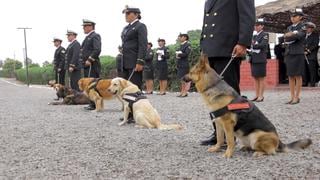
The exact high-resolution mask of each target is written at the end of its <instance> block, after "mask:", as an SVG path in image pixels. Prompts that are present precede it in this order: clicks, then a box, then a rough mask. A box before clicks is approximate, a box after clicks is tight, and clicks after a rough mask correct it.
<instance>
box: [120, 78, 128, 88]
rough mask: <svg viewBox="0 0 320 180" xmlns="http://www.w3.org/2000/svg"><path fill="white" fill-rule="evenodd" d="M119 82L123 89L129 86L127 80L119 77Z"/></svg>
mask: <svg viewBox="0 0 320 180" xmlns="http://www.w3.org/2000/svg"><path fill="white" fill-rule="evenodd" d="M119 82H120V87H121V89H124V88H125V87H127V84H128V82H127V80H125V79H119Z"/></svg>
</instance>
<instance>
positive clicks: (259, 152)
mask: <svg viewBox="0 0 320 180" xmlns="http://www.w3.org/2000/svg"><path fill="white" fill-rule="evenodd" d="M263 155H265V153H264V152H261V151H256V152H254V153H253V155H252V156H253V157H261V156H263Z"/></svg>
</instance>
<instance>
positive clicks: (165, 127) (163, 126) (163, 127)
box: [158, 124, 183, 130]
mask: <svg viewBox="0 0 320 180" xmlns="http://www.w3.org/2000/svg"><path fill="white" fill-rule="evenodd" d="M158 129H160V130H171V129H175V130H181V129H183V128H182V126H181V125H180V124H160V126H159V127H158Z"/></svg>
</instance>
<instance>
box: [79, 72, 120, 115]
mask: <svg viewBox="0 0 320 180" xmlns="http://www.w3.org/2000/svg"><path fill="white" fill-rule="evenodd" d="M78 85H79V89H80V90H81V91H83V92H85V93H86V95H87V96H88V97H89V99H90V100H91V101H93V102H94V103H95V105H96V109H95V110H96V111H97V112H98V111H101V110H102V109H104V103H103V100H110V99H112V98H113V94H112V93H110V92H109V91H108V88H109V87H110V85H111V79H100V78H81V79H80V80H79V81H78ZM117 98H118V99H119V101H120V102H121V103H122V106H123V102H122V100H121V99H120V98H119V97H118V96H117Z"/></svg>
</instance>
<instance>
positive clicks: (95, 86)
mask: <svg viewBox="0 0 320 180" xmlns="http://www.w3.org/2000/svg"><path fill="white" fill-rule="evenodd" d="M100 80H101V78H95V79H93V80H92V81H91V82H90V83H89V87H88V89H89V91H90V90H91V89H93V90H94V91H96V92H97V93H98V94H99V96H100V97H102V96H101V94H100V92H99V91H98V89H97V84H98V82H99V81H100Z"/></svg>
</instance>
